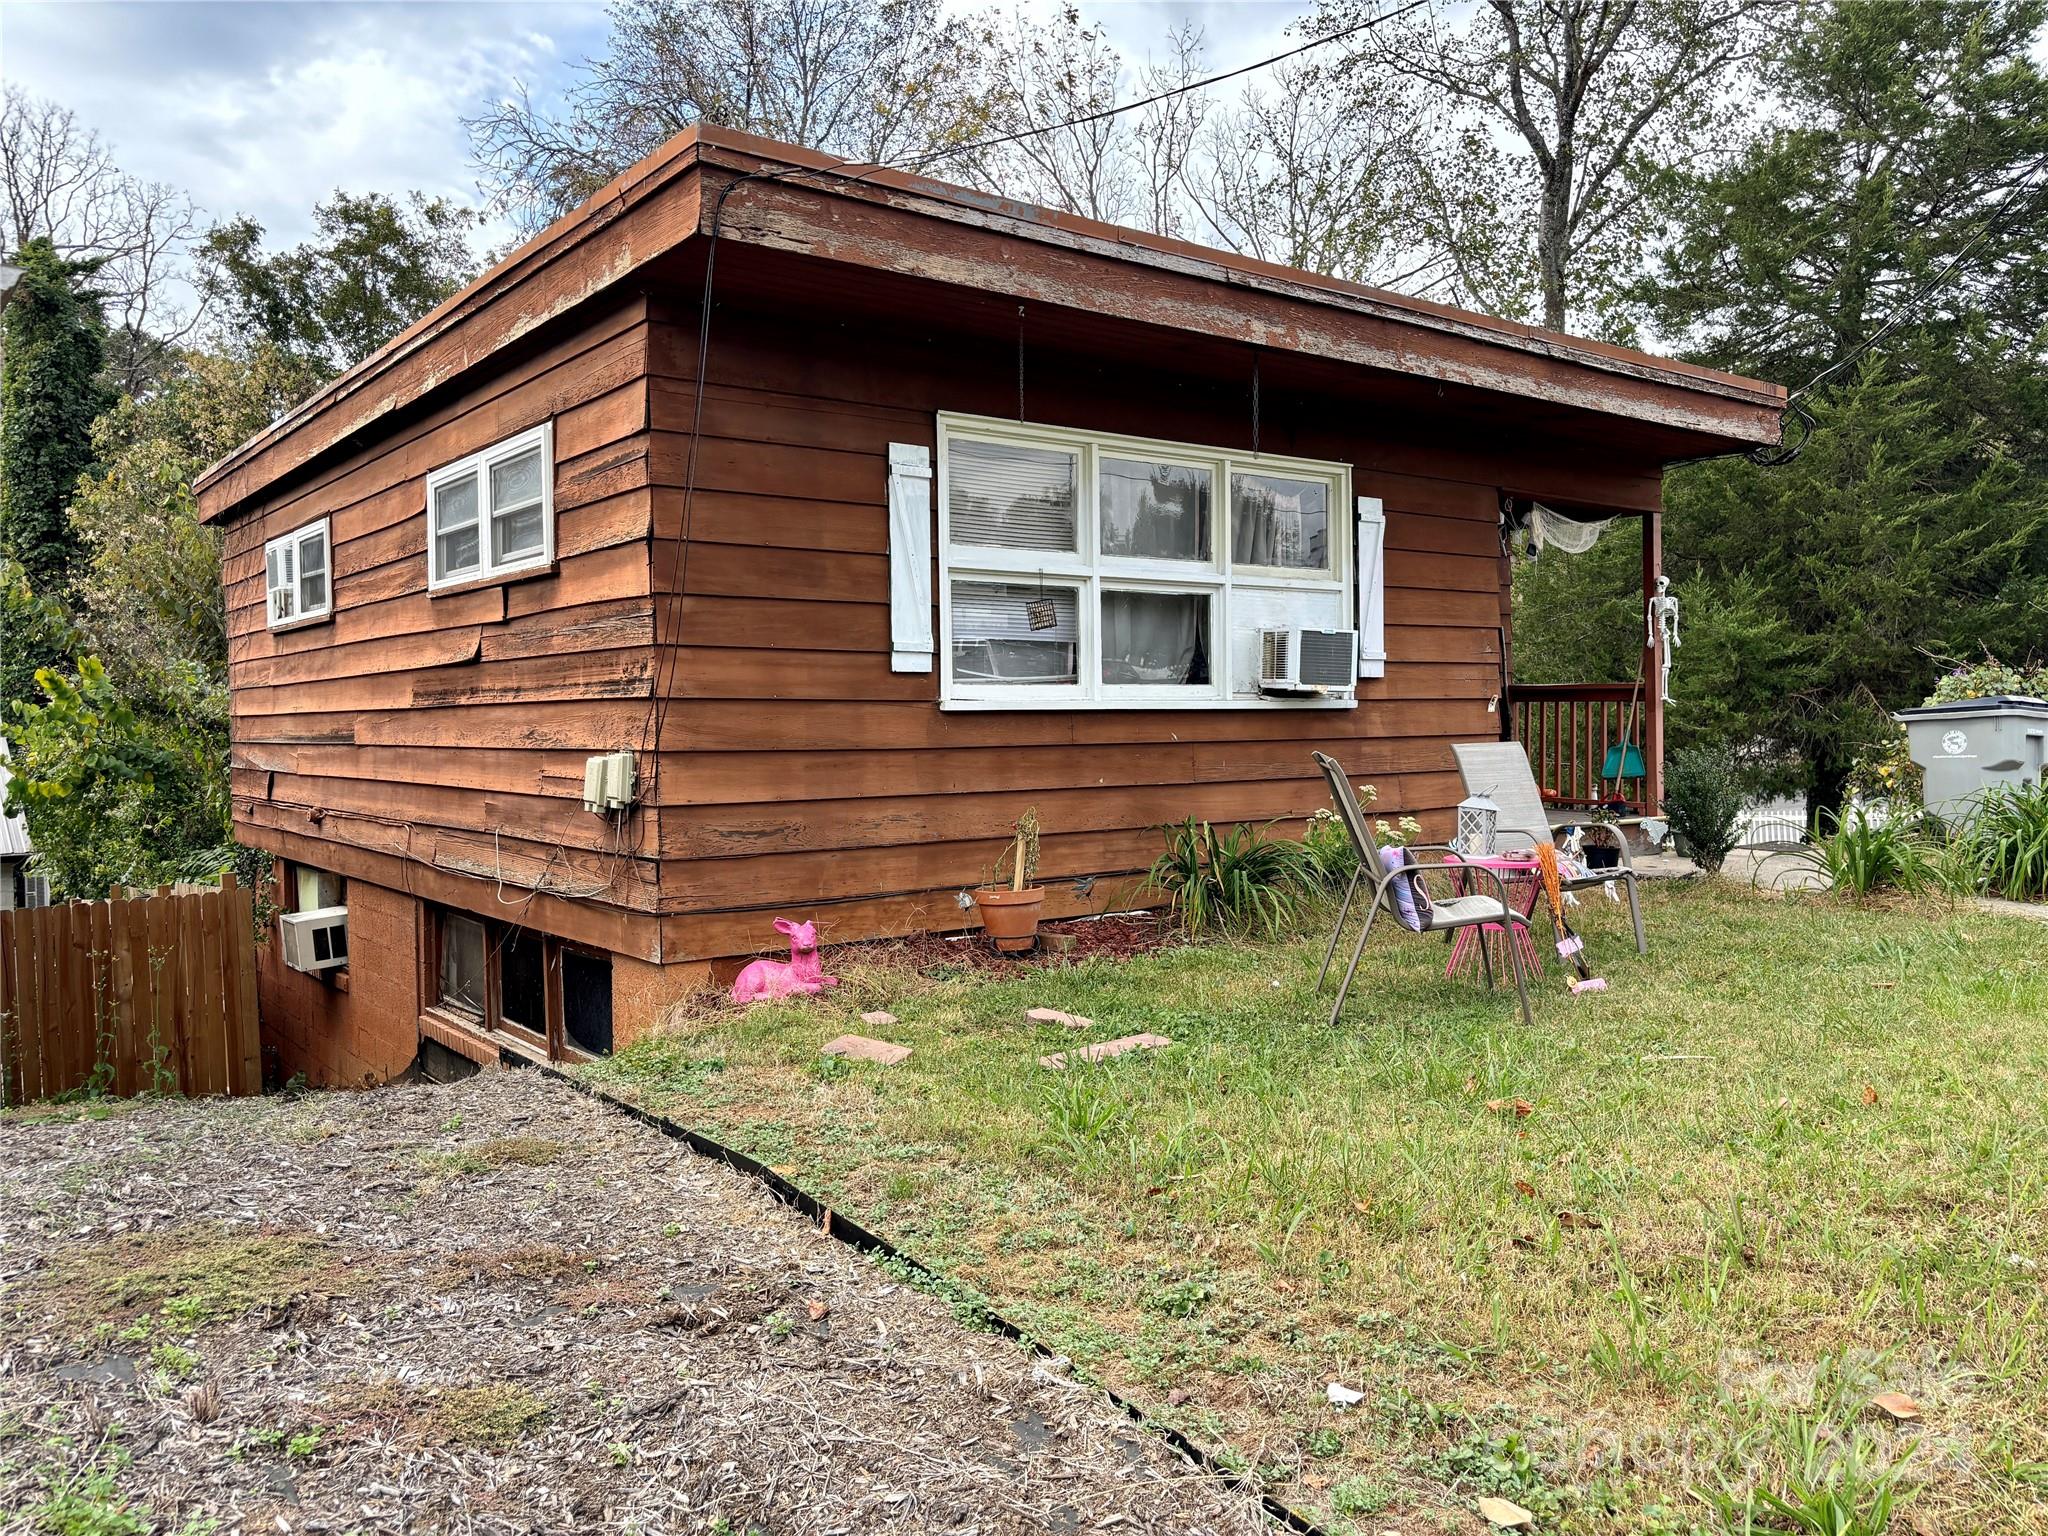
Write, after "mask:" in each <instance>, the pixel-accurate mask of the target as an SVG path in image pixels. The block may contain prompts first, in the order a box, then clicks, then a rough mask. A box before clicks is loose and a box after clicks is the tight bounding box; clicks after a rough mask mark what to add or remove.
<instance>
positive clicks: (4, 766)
mask: <svg viewBox="0 0 2048 1536" xmlns="http://www.w3.org/2000/svg"><path fill="white" fill-rule="evenodd" d="M13 778H14V774H13V771H12V769H11V767H10V766H9V763H8V758H7V743H6V742H4V741H0V805H4V804H5V803H6V800H7V786H8V784H9V783H11V782H12V781H13ZM34 853H35V848H34V846H33V845H32V844H31V843H30V841H29V835H28V819H27V818H26V817H24V816H22V815H21V814H20V813H19V812H17V813H15V814H14V815H11V816H10V815H8V814H7V812H6V811H5V810H0V912H15V911H19V910H20V909H21V908H23V907H47V906H48V905H49V904H50V882H49V881H48V880H46V879H44V878H43V877H42V876H41V875H32V874H30V873H29V872H28V865H29V859H30V858H31V856H33V855H34Z"/></svg>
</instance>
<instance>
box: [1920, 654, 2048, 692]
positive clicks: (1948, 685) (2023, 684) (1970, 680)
mask: <svg viewBox="0 0 2048 1536" xmlns="http://www.w3.org/2000/svg"><path fill="white" fill-rule="evenodd" d="M2002 693H2016V694H2023V695H2026V696H2028V697H2030V698H2037V699H2038V698H2048V662H2041V663H2022V664H2021V665H2019V666H2017V667H2014V666H2008V665H2007V664H2006V663H2004V662H2002V661H2000V660H1999V659H1998V658H1997V657H1996V656H1987V657H1985V658H1984V660H1982V661H1980V662H1977V663H1975V664H1974V665H1971V666H1967V667H1957V668H1955V669H1954V670H1952V671H1949V672H1944V673H1943V674H1942V675H1941V679H1940V681H1938V682H1937V683H1935V685H1934V692H1932V693H1930V694H1929V695H1927V697H1926V698H1925V699H1923V700H1922V701H1921V702H1922V703H1924V704H1953V703H1955V702H1957V701H1958V700H1960V699H1992V698H1996V697H1998V695H2000V694H2002Z"/></svg>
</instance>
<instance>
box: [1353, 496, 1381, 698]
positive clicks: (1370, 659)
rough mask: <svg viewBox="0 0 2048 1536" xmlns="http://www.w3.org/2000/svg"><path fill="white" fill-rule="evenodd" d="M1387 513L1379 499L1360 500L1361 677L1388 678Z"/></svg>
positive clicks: (1359, 667)
mask: <svg viewBox="0 0 2048 1536" xmlns="http://www.w3.org/2000/svg"><path fill="white" fill-rule="evenodd" d="M1386 590H1387V513H1386V509H1385V508H1384V507H1383V506H1381V505H1380V499H1379V497H1377V496H1361V497H1359V498H1358V675H1359V676H1360V677H1385V676H1386V675H1387V620H1386V613H1387V606H1386Z"/></svg>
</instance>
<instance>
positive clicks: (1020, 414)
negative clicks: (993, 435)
mask: <svg viewBox="0 0 2048 1536" xmlns="http://www.w3.org/2000/svg"><path fill="white" fill-rule="evenodd" d="M1017 419H1018V420H1019V421H1022V420H1023V419H1024V306H1023V305H1022V304H1019V305H1018V306H1017Z"/></svg>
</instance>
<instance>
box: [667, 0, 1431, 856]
mask: <svg viewBox="0 0 2048 1536" xmlns="http://www.w3.org/2000/svg"><path fill="white" fill-rule="evenodd" d="M1428 3H1429V0H1408V3H1407V4H1406V5H1403V6H1400V7H1398V8H1397V9H1394V10H1391V11H1383V12H1381V13H1380V14H1379V15H1377V16H1369V17H1367V18H1366V19H1365V20H1364V21H1361V22H1357V23H1354V24H1353V25H1351V26H1348V27H1345V28H1342V29H1341V30H1339V31H1336V32H1328V33H1325V34H1324V35H1323V36H1321V37H1317V38H1311V39H1310V40H1309V41H1307V42H1305V43H1303V44H1301V45H1300V46H1299V47H1296V48H1289V49H1288V50H1286V51H1285V52H1284V53H1276V54H1273V55H1272V56H1271V57H1269V58H1264V59H1259V60H1256V61H1254V62H1253V63H1250V64H1243V65H1240V66H1238V67H1237V68H1236V69H1228V70H1225V71H1223V72H1222V73H1221V74H1216V75H1210V76H1208V77H1207V78H1205V79H1201V80H1190V81H1188V82H1186V83H1185V84H1182V85H1176V86H1172V87H1169V88H1168V89H1166V90H1164V91H1160V92H1158V93H1156V94H1154V95H1151V96H1146V97H1143V98H1142V99H1140V100H1137V101H1127V102H1124V103H1122V104H1121V105H1119V106H1114V107H1105V108H1104V109H1102V110H1101V111H1099V112H1089V113H1085V114H1083V115H1082V116H1080V117H1074V118H1069V119H1067V120H1066V121H1064V122H1058V123H1044V124H1041V125H1039V126H1037V127H1033V128H1025V129H1020V130H1019V131H1017V132H1016V133H1006V134H999V135H997V136H996V137H993V138H988V139H980V140H976V141H975V142H973V143H971V144H956V145H953V146H951V147H949V148H946V149H940V150H934V151H932V152H930V153H928V154H925V155H920V156H915V157H912V158H909V159H905V160H901V161H897V162H894V163H887V162H863V161H858V160H840V161H837V162H836V163H834V164H832V165H825V166H798V165H783V166H775V167H773V168H770V169H764V170H758V171H748V172H746V173H744V174H743V175H740V176H736V177H734V178H733V179H732V180H731V181H729V182H727V183H726V184H725V185H724V186H723V187H721V188H719V190H718V198H717V200H716V202H714V203H713V204H712V208H711V228H710V231H709V240H708V243H707V245H706V247H705V254H704V285H703V291H702V294H701V295H700V297H699V299H698V305H697V376H696V379H695V381H694V382H693V384H692V387H691V397H692V398H691V404H690V445H689V450H688V453H687V454H686V456H685V460H684V469H683V505H682V511H681V515H680V516H679V517H678V519H677V524H676V536H675V551H676V561H675V591H674V594H673V596H672V598H671V600H670V604H669V608H670V612H671V614H672V622H671V623H670V625H669V629H670V633H669V635H668V637H667V641H666V644H665V645H664V643H663V640H662V636H661V633H660V626H659V622H658V621H657V625H656V632H655V647H656V652H657V654H656V657H655V665H654V677H653V687H654V700H653V705H652V707H651V708H650V709H649V711H648V716H647V724H646V725H645V726H644V727H643V728H642V730H641V734H640V750H641V752H642V753H643V754H644V753H646V752H647V751H648V750H649V748H650V745H651V747H652V750H653V752H654V758H655V772H654V774H653V776H652V777H653V779H654V780H655V781H656V782H658V781H659V778H660V772H661V766H660V764H661V731H662V727H663V725H664V724H665V723H666V721H667V719H668V706H669V690H668V689H667V688H666V687H665V686H664V684H663V674H664V672H667V673H668V675H669V676H670V678H671V679H672V678H673V675H674V659H675V656H676V653H677V652H678V651H679V650H680V649H681V648H682V613H681V608H682V600H683V576H684V572H685V571H686V570H687V569H688V565H689V550H690V521H691V518H690V514H691V512H692V510H693V509H694V505H695V501H696V492H697V449H698V445H699V443H700V442H701V441H702V438H703V424H704V386H705V372H706V369H707V366H708V363H709V360H710V356H711V297H712V286H713V285H712V277H713V274H714V272H715V271H716V270H717V265H718V238H719V234H720V232H721V230H722V229H723V227H724V222H725V204H726V200H727V199H728V198H730V197H731V196H732V194H733V193H734V192H736V191H738V190H739V189H740V188H741V187H742V186H744V185H746V184H747V183H748V182H750V181H781V180H785V179H787V178H789V177H793V176H836V177H838V178H839V179H841V180H843V181H860V180H863V179H864V178H866V177H868V176H872V175H874V174H875V173H876V172H877V171H912V172H915V171H917V170H919V169H921V168H922V167H924V166H927V165H933V164H936V163H937V162H939V161H941V160H947V159H951V158H953V157H955V156H957V155H966V154H974V153H977V152H979V151H982V150H988V149H996V148H1000V147H1001V146H1002V145H1005V144H1014V143H1017V142H1019V141H1020V140H1023V139H1029V138H1036V137H1038V136H1040V135H1042V134H1048V133H1060V132H1064V131H1065V130H1067V129H1069V128H1081V127H1085V126H1087V125H1088V124H1090V123H1099V122H1102V121H1104V120H1106V119H1108V118H1112V117H1120V116H1122V115H1123V114H1124V113H1126V112H1136V111H1139V110H1141V109H1143V108H1145V107H1150V106H1156V105H1158V104H1159V103H1160V102H1162V101H1168V100H1171V99H1172V98H1174V97H1176V96H1185V95H1189V94H1190V93H1192V92H1195V91H1205V90H1208V89H1209V88H1210V87H1211V86H1215V85H1220V84H1222V83H1223V82H1224V81H1226V80H1235V79H1237V78H1238V77H1239V76H1241V75H1248V74H1250V73H1252V72H1253V71H1254V70H1260V69H1268V68H1270V67H1272V66H1273V65H1275V64H1284V63H1285V62H1287V60H1289V59H1293V58H1299V57H1300V56H1301V55H1302V54H1304V53H1307V52H1309V51H1310V50H1311V49H1315V48H1321V47H1324V46H1326V45H1328V44H1330V43H1337V42H1342V41H1343V40H1344V39H1346V38H1348V37H1356V36H1357V35H1358V34H1359V33H1361V32H1368V31H1371V30H1372V29H1373V28H1374V27H1377V26H1380V25H1381V24H1382V23H1385V22H1389V21H1392V20H1394V19H1395V18H1397V17H1400V16H1405V15H1407V14H1408V13H1409V12H1410V11H1414V10H1419V9H1421V8H1422V7H1423V6H1424V5H1426V4H1428ZM853 166H862V167H863V169H861V170H859V171H858V172H856V173H854V174H851V175H849V174H845V173H846V172H847V171H848V170H849V169H850V168H851V167H853ZM659 879H660V877H659V875H658V874H657V876H656V880H657V894H658V891H659V885H658V882H659Z"/></svg>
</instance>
